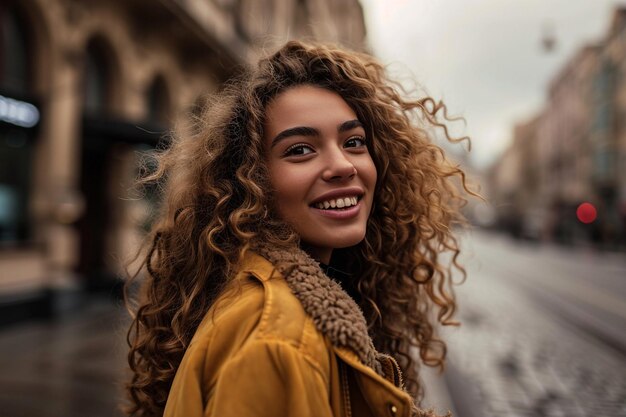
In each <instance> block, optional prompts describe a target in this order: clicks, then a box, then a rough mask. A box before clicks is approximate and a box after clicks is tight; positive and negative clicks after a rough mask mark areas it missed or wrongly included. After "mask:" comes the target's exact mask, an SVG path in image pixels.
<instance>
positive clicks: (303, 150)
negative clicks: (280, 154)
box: [284, 143, 313, 156]
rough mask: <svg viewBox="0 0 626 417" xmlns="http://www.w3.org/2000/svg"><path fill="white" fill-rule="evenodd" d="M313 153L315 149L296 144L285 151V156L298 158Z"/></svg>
mask: <svg viewBox="0 0 626 417" xmlns="http://www.w3.org/2000/svg"><path fill="white" fill-rule="evenodd" d="M310 153H313V149H311V147H310V146H309V145H304V144H300V143H299V144H296V145H292V146H290V147H289V148H287V150H286V151H285V153H284V155H285V156H298V155H308V154H310Z"/></svg>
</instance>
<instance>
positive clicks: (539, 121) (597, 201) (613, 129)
mask: <svg viewBox="0 0 626 417" xmlns="http://www.w3.org/2000/svg"><path fill="white" fill-rule="evenodd" d="M625 143H626V9H622V8H620V9H617V10H616V11H615V12H614V14H613V20H612V23H611V26H610V29H609V31H608V33H607V35H606V37H605V39H603V40H602V41H601V42H599V43H598V44H594V45H589V46H586V47H584V48H582V49H580V50H579V51H578V52H577V53H576V54H575V55H574V56H573V57H572V59H571V60H570V61H568V62H567V63H566V65H564V66H563V68H562V69H561V70H560V71H559V72H558V73H557V74H556V75H555V76H554V78H553V79H552V81H551V83H550V85H549V89H548V94H547V103H546V106H545V107H544V109H543V110H542V111H541V112H540V113H539V115H538V116H537V117H536V119H534V120H533V121H531V122H530V123H527V124H522V125H520V126H518V127H517V128H516V129H515V131H514V140H513V142H512V144H511V146H510V148H509V149H508V150H507V151H506V152H505V154H504V155H503V157H502V158H501V159H500V160H499V161H498V162H497V163H496V165H495V166H494V168H493V169H494V170H508V171H511V169H512V168H510V167H505V165H507V164H509V163H510V161H511V160H515V161H516V163H517V165H514V166H519V165H520V161H522V163H521V165H522V166H524V167H525V168H523V169H518V170H517V171H515V172H514V173H513V174H511V175H513V177H514V178H515V180H514V183H515V184H514V186H508V187H504V188H503V186H502V185H499V184H494V189H495V190H496V191H495V195H497V196H499V198H504V199H505V201H506V202H507V204H509V205H511V206H514V207H515V210H514V211H516V212H518V213H516V215H517V216H518V218H519V224H518V225H517V226H516V227H519V230H518V232H519V234H520V235H529V234H530V235H533V237H537V236H539V237H541V238H543V239H548V240H556V241H561V242H563V243H572V242H577V241H578V242H594V243H596V244H600V245H603V246H607V247H610V248H618V247H625V246H626V185H625V184H626V145H625ZM530 149H534V151H533V152H532V153H529V150H530ZM505 194H506V195H505ZM583 202H589V203H592V204H593V205H594V206H595V207H596V209H597V219H596V220H595V221H594V222H592V223H591V224H584V223H582V222H581V221H579V219H578V218H577V215H576V209H577V207H578V206H579V205H580V204H581V203H583ZM507 216H508V217H510V216H511V213H510V212H506V210H502V211H501V212H500V214H499V218H500V223H501V225H503V226H505V227H508V226H509V225H510V222H508V220H506V219H507V218H508V217H507ZM537 229H538V230H539V232H537V231H536V230H537Z"/></svg>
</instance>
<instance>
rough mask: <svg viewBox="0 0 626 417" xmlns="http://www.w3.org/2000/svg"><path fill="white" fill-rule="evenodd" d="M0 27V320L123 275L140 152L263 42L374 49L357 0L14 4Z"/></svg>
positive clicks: (137, 219)
mask: <svg viewBox="0 0 626 417" xmlns="http://www.w3.org/2000/svg"><path fill="white" fill-rule="evenodd" d="M0 24H1V32H0V36H1V38H0V309H2V311H3V313H6V314H2V315H0V316H1V317H2V319H0V324H1V323H3V322H12V321H14V320H17V319H19V318H22V317H27V316H31V315H44V314H49V313H50V312H51V311H54V310H55V309H56V308H57V307H62V306H60V304H63V302H64V301H63V297H65V296H66V295H67V294H73V293H81V292H83V291H85V290H97V289H106V290H107V291H110V289H111V285H112V283H114V282H119V279H118V278H117V277H120V276H123V275H124V271H123V265H124V263H125V262H126V261H127V259H128V254H129V253H132V252H133V251H134V248H135V247H136V245H137V242H138V240H139V239H140V238H141V235H142V233H143V231H142V227H141V225H142V223H146V222H147V221H148V217H149V212H150V203H149V201H146V199H141V198H134V197H132V196H129V194H128V190H129V188H130V187H131V184H132V182H133V179H134V178H135V177H136V175H137V152H138V151H143V150H148V149H152V148H154V147H155V146H156V145H157V143H158V142H159V140H160V138H161V137H162V134H163V133H164V132H166V131H167V130H168V129H169V128H171V127H172V126H173V125H174V124H175V123H176V121H177V120H178V119H179V118H180V117H181V115H184V114H185V113H186V112H188V111H190V109H192V108H193V106H194V105H195V104H198V103H199V102H200V101H201V97H202V95H203V94H204V93H206V92H210V91H214V90H216V89H218V88H219V87H220V85H222V84H223V83H224V82H225V81H227V80H228V79H229V78H230V77H231V76H232V75H233V73H234V72H235V71H236V70H237V68H239V67H241V66H246V65H249V64H251V63H252V62H254V61H255V59H256V57H257V56H258V54H259V51H260V50H263V49H268V48H271V47H273V46H275V45H277V44H279V43H282V42H284V41H285V40H287V39H291V38H301V37H304V38H308V39H318V40H324V41H332V42H336V43H341V44H344V45H347V46H349V47H352V48H355V49H364V48H365V25H364V20H363V12H362V9H361V6H360V4H359V3H358V1H357V0H334V1H333V0H321V1H307V0H285V1H280V0H258V1H256V0H159V1H148V0H130V1H128V0H108V1H104V0H94V1H89V2H85V1H79V0H19V1H18V0H10V1H4V2H2V4H1V5H0ZM68 297H69V299H71V296H68ZM59 303H60V304H59Z"/></svg>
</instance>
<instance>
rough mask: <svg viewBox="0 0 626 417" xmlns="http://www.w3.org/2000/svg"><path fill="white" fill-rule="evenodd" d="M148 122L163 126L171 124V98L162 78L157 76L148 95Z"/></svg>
mask: <svg viewBox="0 0 626 417" xmlns="http://www.w3.org/2000/svg"><path fill="white" fill-rule="evenodd" d="M146 101H147V105H148V120H149V121H151V122H156V123H159V124H162V125H167V124H169V118H170V98H169V94H168V91H167V85H166V84H165V80H164V79H163V77H162V76H160V75H159V76H157V77H156V78H155V79H154V81H153V82H152V84H151V85H150V88H148V92H147V94H146Z"/></svg>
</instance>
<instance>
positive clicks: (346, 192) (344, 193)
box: [309, 187, 365, 211]
mask: <svg viewBox="0 0 626 417" xmlns="http://www.w3.org/2000/svg"><path fill="white" fill-rule="evenodd" d="M363 194H365V192H364V191H363V189H362V188H361V187H346V188H338V189H336V190H332V191H329V192H327V193H324V194H322V195H321V196H319V197H317V198H316V199H315V200H313V201H312V202H311V203H309V205H310V206H314V205H315V204H317V203H322V202H324V201H327V200H334V199H336V198H339V197H353V196H356V197H358V199H359V201H360V200H361V197H362V196H363ZM357 206H358V204H357V205H356V206H353V207H357ZM313 208H315V207H313ZM346 211H348V210H346Z"/></svg>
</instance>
